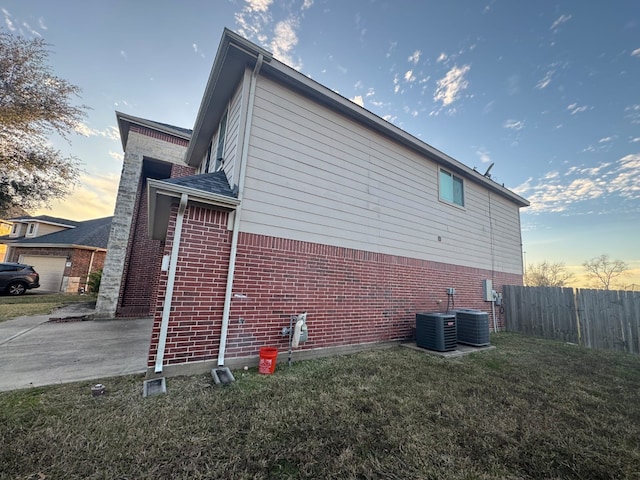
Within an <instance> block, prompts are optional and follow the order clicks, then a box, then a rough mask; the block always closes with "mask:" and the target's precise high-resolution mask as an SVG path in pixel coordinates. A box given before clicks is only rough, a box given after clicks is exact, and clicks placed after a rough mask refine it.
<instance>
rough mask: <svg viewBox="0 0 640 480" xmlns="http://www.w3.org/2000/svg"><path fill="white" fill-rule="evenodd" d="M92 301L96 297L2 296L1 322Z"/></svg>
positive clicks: (53, 295) (31, 294)
mask: <svg viewBox="0 0 640 480" xmlns="http://www.w3.org/2000/svg"><path fill="white" fill-rule="evenodd" d="M91 301H95V296H92V295H76V294H72V293H71V294H70V293H66V294H65V293H59V294H51V295H47V294H40V293H32V292H27V293H26V294H24V295H20V296H10V295H0V322H2V321H4V320H10V319H12V318H16V317H22V316H29V315H44V314H47V313H50V312H51V311H53V310H54V309H56V308H58V307H62V306H64V305H68V304H70V303H80V302H91Z"/></svg>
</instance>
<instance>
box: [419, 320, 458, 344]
mask: <svg viewBox="0 0 640 480" xmlns="http://www.w3.org/2000/svg"><path fill="white" fill-rule="evenodd" d="M457 344H458V339H457V331H456V316H455V314H454V313H417V314H416V345H417V346H419V347H422V348H427V349H429V350H436V351H438V352H447V351H450V350H455V349H456V347H457Z"/></svg>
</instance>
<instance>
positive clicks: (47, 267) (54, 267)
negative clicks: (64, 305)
mask: <svg viewBox="0 0 640 480" xmlns="http://www.w3.org/2000/svg"><path fill="white" fill-rule="evenodd" d="M19 262H20V263H24V264H27V265H32V266H33V268H35V269H36V272H38V273H39V274H40V288H39V289H38V291H40V292H45V291H46V292H59V291H60V286H61V285H62V276H63V275H64V265H65V263H66V262H67V258H66V257H40V256H37V255H20V260H19Z"/></svg>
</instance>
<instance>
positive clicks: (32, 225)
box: [27, 223, 36, 237]
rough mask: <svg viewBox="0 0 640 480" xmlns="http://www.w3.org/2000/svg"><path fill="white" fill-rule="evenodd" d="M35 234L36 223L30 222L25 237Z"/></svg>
mask: <svg viewBox="0 0 640 480" xmlns="http://www.w3.org/2000/svg"><path fill="white" fill-rule="evenodd" d="M35 234H36V224H35V223H30V224H29V228H28V229H27V237H33V236H34V235H35Z"/></svg>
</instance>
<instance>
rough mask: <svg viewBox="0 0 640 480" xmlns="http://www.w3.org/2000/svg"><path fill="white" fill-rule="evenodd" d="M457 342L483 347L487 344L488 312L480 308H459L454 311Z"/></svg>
mask: <svg viewBox="0 0 640 480" xmlns="http://www.w3.org/2000/svg"><path fill="white" fill-rule="evenodd" d="M455 314H456V323H457V326H458V342H460V343H465V344H467V345H472V346H474V347H483V346H485V345H489V314H488V313H486V312H483V311H482V310H472V309H470V308H461V309H458V310H456V311H455Z"/></svg>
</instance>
